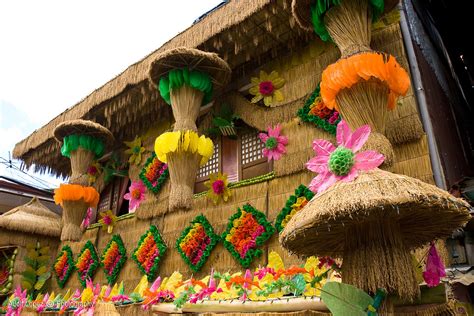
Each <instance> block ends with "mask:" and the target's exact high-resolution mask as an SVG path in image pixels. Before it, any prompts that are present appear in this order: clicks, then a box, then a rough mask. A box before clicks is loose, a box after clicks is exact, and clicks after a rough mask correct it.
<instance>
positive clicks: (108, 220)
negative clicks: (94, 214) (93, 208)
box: [99, 210, 117, 234]
mask: <svg viewBox="0 0 474 316" xmlns="http://www.w3.org/2000/svg"><path fill="white" fill-rule="evenodd" d="M116 222H117V216H115V214H114V213H112V211H111V210H108V211H107V212H100V220H99V223H100V224H101V225H102V229H103V230H107V232H108V233H109V234H111V233H112V231H113V229H114V225H115V223H116Z"/></svg>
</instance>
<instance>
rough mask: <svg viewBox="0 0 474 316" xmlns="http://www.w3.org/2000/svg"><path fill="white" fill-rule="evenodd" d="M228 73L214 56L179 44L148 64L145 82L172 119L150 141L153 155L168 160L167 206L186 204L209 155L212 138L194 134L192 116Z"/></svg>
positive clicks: (214, 91)
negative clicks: (169, 110)
mask: <svg viewBox="0 0 474 316" xmlns="http://www.w3.org/2000/svg"><path fill="white" fill-rule="evenodd" d="M230 72H231V70H230V68H229V66H228V65H227V63H226V62H225V61H224V60H222V59H221V58H219V56H217V55H216V54H214V53H207V52H203V51H200V50H198V49H192V48H184V47H181V48H175V49H171V50H168V51H165V52H163V53H162V54H160V55H158V56H157V58H156V60H155V61H154V62H153V63H152V64H151V66H150V72H149V77H150V80H151V81H152V82H153V83H154V84H155V85H156V86H157V88H158V90H159V91H160V95H161V97H162V98H163V99H164V100H165V102H166V103H168V104H170V105H171V108H172V110H173V116H174V119H175V124H174V128H173V132H168V133H164V134H162V135H160V136H158V137H157V139H156V142H155V152H156V155H157V157H158V158H159V159H160V160H161V161H163V162H167V163H168V170H169V174H170V181H171V188H170V197H169V207H170V209H178V208H182V209H188V208H190V207H191V205H192V195H193V187H194V181H195V179H196V174H197V171H198V168H199V165H203V164H205V163H206V162H207V160H208V159H209V158H210V157H211V156H212V154H213V144H212V141H211V140H210V139H209V138H206V137H204V136H201V137H199V136H198V134H197V127H196V119H197V118H198V116H199V112H200V108H201V106H202V105H204V104H207V103H209V102H210V101H211V100H212V97H213V94H214V93H216V92H218V91H219V90H222V88H223V87H224V86H225V85H226V84H227V83H228V82H229V80H230Z"/></svg>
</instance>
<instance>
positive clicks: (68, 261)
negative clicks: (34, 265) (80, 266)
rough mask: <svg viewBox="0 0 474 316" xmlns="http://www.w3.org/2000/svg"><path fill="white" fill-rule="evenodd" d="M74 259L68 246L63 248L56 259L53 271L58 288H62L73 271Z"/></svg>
mask: <svg viewBox="0 0 474 316" xmlns="http://www.w3.org/2000/svg"><path fill="white" fill-rule="evenodd" d="M74 267H75V265H74V258H73V255H72V249H71V247H69V246H68V245H66V246H64V247H63V248H62V249H61V251H60V252H59V254H58V256H57V257H56V261H55V262H54V266H53V270H54V275H55V276H56V280H57V281H58V285H59V287H60V288H63V287H64V285H65V284H66V282H67V280H68V279H69V277H70V276H71V273H72V272H73V271H74Z"/></svg>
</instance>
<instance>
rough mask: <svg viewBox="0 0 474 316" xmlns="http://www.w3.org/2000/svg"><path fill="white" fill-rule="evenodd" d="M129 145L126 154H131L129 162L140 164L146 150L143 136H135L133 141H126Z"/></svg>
mask: <svg viewBox="0 0 474 316" xmlns="http://www.w3.org/2000/svg"><path fill="white" fill-rule="evenodd" d="M124 143H125V145H127V146H128V149H127V150H125V153H126V154H129V155H130V158H128V162H129V163H130V164H131V165H137V166H138V165H140V162H141V161H142V154H143V153H144V152H145V147H142V139H141V137H135V139H134V140H132V141H131V142H124Z"/></svg>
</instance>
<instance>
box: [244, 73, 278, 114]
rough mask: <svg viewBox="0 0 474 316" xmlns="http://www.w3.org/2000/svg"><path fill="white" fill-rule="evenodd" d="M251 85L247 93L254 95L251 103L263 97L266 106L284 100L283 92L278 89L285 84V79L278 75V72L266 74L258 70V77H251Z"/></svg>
mask: <svg viewBox="0 0 474 316" xmlns="http://www.w3.org/2000/svg"><path fill="white" fill-rule="evenodd" d="M251 81H252V84H253V86H252V87H251V88H250V89H249V93H250V94H252V95H254V97H253V98H252V101H251V102H252V103H257V102H259V101H260V100H262V99H263V103H264V104H265V105H266V106H273V105H274V103H276V102H282V101H283V100H284V97H283V93H281V91H280V89H281V88H282V87H283V86H284V85H285V79H283V78H281V77H280V76H279V75H278V72H276V71H272V72H271V73H270V74H267V73H266V72H265V71H263V70H261V71H260V77H252V79H251Z"/></svg>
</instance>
